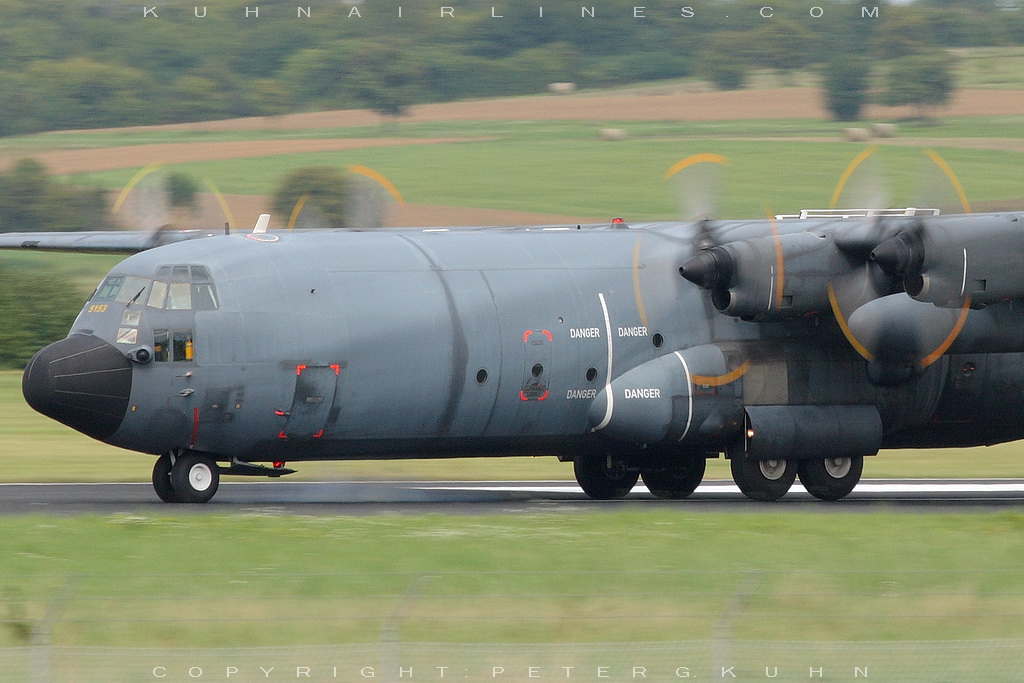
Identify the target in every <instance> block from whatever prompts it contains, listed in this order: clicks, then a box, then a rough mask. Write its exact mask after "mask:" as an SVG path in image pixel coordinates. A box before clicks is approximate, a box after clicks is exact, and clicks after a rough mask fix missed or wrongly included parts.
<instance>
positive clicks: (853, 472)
mask: <svg viewBox="0 0 1024 683" xmlns="http://www.w3.org/2000/svg"><path fill="white" fill-rule="evenodd" d="M863 471H864V456H862V455H857V456H853V457H851V458H825V459H824V460H801V461H800V465H799V467H798V468H797V473H798V474H799V475H800V483H801V484H803V485H804V488H805V489H807V492H808V493H810V494H811V495H812V496H814V497H815V498H820V499H821V500H839V499H840V498H844V497H846V496H847V495H849V493H850V492H851V491H853V489H854V487H855V486H857V483H858V482H860V475H861V473H862V472H863Z"/></svg>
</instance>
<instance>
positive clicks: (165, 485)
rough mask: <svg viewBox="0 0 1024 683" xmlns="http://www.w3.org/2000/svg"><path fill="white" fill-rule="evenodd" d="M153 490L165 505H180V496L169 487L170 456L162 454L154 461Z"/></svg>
mask: <svg viewBox="0 0 1024 683" xmlns="http://www.w3.org/2000/svg"><path fill="white" fill-rule="evenodd" d="M153 490H154V491H156V495H157V496H158V497H159V498H160V500H162V501H163V502H165V503H180V502H182V500H181V496H179V495H178V494H177V492H176V491H175V490H174V487H173V486H172V485H171V454H170V453H164V454H163V455H161V456H160V457H159V458H157V459H156V464H155V465H153Z"/></svg>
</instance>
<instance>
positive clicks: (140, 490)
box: [0, 479, 1024, 515]
mask: <svg viewBox="0 0 1024 683" xmlns="http://www.w3.org/2000/svg"><path fill="white" fill-rule="evenodd" d="M625 506H635V507H637V508H643V507H646V506H658V507H672V508H676V509H679V510H686V511H692V512H696V511H716V512H720V511H735V512H744V511H753V510H768V509H771V510H772V511H785V510H800V511H804V512H809V511H819V512H844V511H872V510H877V509H883V508H884V509H889V510H891V509H904V510H908V511H910V510H913V511H918V512H920V511H934V512H948V511H951V510H954V511H958V512H963V511H970V510H977V511H979V512H984V511H991V510H993V509H1006V508H1009V509H1014V508H1015V509H1018V510H1022V511H1024V480H1022V479H988V480H979V479H971V480H948V479H915V480H908V479H901V480H886V479H865V480H864V481H862V482H861V483H860V485H859V486H858V487H857V489H856V490H855V491H854V492H853V493H851V494H850V495H849V496H848V497H847V498H845V499H844V500H842V501H839V502H835V503H825V502H822V501H819V500H817V499H815V498H813V497H812V496H811V495H810V494H808V493H807V492H806V491H805V490H804V489H803V487H801V486H800V484H799V482H798V483H797V484H794V486H793V489H792V490H791V491H790V492H789V493H788V494H787V495H786V496H785V497H784V498H783V499H782V500H780V501H777V502H774V503H757V502H754V501H751V500H748V499H747V498H746V497H745V496H743V494H742V493H740V491H739V489H738V488H736V486H735V484H733V483H732V482H731V481H706V482H704V483H703V484H702V485H701V486H700V487H699V488H698V489H697V490H696V491H695V492H694V493H693V495H692V496H690V497H689V498H687V499H685V500H680V501H668V500H660V499H657V498H655V497H654V496H652V495H651V494H650V493H649V492H648V491H647V489H646V488H644V486H643V484H642V483H641V484H638V485H637V487H636V488H635V489H634V490H633V492H632V493H630V495H629V496H628V497H627V498H625V499H622V500H615V501H597V500H591V499H589V498H587V496H586V495H585V494H584V493H583V492H582V491H581V490H580V489H579V487H578V486H576V484H575V483H574V482H571V481H519V482H422V481H420V482H298V481H296V482H289V481H250V482H237V481H231V482H223V483H222V484H221V486H220V490H219V491H218V493H217V495H216V497H215V498H214V499H213V500H212V501H210V502H209V503H207V504H205V505H167V504H166V503H162V502H160V500H159V499H158V498H157V497H156V494H155V493H154V492H153V487H152V486H151V485H150V484H148V483H146V484H143V483H134V484H128V483H106V484H104V483H100V484H0V515H18V514H52V515H80V514H112V513H150V514H161V515H167V514H209V513H214V514H217V513H221V514H229V513H234V512H250V513H251V512H261V513H267V514H301V515H309V514H325V515H373V514H381V513H392V514H393V513H397V514H425V513H438V512H440V513H448V514H466V515H475V514H515V513H519V512H530V511H537V510H544V511H550V512H559V511H564V512H578V511H583V510H612V509H616V508H621V507H625Z"/></svg>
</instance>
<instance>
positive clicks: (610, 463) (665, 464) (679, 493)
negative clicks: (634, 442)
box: [573, 447, 707, 500]
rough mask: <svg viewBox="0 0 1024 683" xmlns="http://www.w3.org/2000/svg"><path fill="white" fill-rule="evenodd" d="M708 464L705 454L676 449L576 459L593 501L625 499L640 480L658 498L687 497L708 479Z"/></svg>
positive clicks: (579, 477) (582, 484)
mask: <svg viewBox="0 0 1024 683" xmlns="http://www.w3.org/2000/svg"><path fill="white" fill-rule="evenodd" d="M706 464H707V458H706V455H705V454H703V453H679V452H678V451H675V450H672V449H659V448H654V447H652V448H648V449H640V450H637V451H636V452H633V453H629V454H626V455H622V454H617V453H615V452H606V453H602V452H598V453H585V454H581V455H577V456H576V458H575V459H574V460H573V469H574V471H575V473H576V481H577V483H579V485H580V488H581V489H583V492H584V493H586V494H587V495H588V496H590V497H591V498H596V499H598V500H611V499H614V498H624V497H625V496H626V494H628V493H629V492H630V491H631V490H632V489H633V487H634V486H636V482H637V480H638V479H639V478H640V477H643V479H644V484H645V485H646V486H647V488H648V489H649V490H650V492H651V493H653V494H654V495H655V496H657V497H658V498H669V499H680V498H686V497H687V496H689V495H690V494H691V493H693V491H694V489H696V488H697V486H699V485H700V482H701V481H702V480H703V479H704V468H705V466H706Z"/></svg>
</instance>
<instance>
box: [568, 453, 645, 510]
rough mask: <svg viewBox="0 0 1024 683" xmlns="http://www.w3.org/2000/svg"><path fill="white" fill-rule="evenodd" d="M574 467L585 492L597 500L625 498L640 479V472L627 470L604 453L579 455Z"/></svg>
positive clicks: (578, 481) (577, 478) (577, 480)
mask: <svg viewBox="0 0 1024 683" xmlns="http://www.w3.org/2000/svg"><path fill="white" fill-rule="evenodd" d="M572 467H573V471H574V472H575V473H576V482H577V483H578V484H579V485H580V488H581V489H583V492H584V493H586V494H587V495H588V496H590V497H591V498H595V499H597V500H612V499H615V498H625V497H626V495H627V494H628V493H629V492H630V491H632V490H633V487H634V486H636V482H637V479H639V478H640V473H639V472H637V471H635V470H634V471H630V470H627V469H626V468H625V466H624V465H623V464H622V463H621V462H617V461H615V460H613V459H612V458H611V457H610V456H608V455H605V454H603V453H602V454H597V453H591V454H587V455H578V456H576V459H575V460H574V461H573V464H572Z"/></svg>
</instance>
